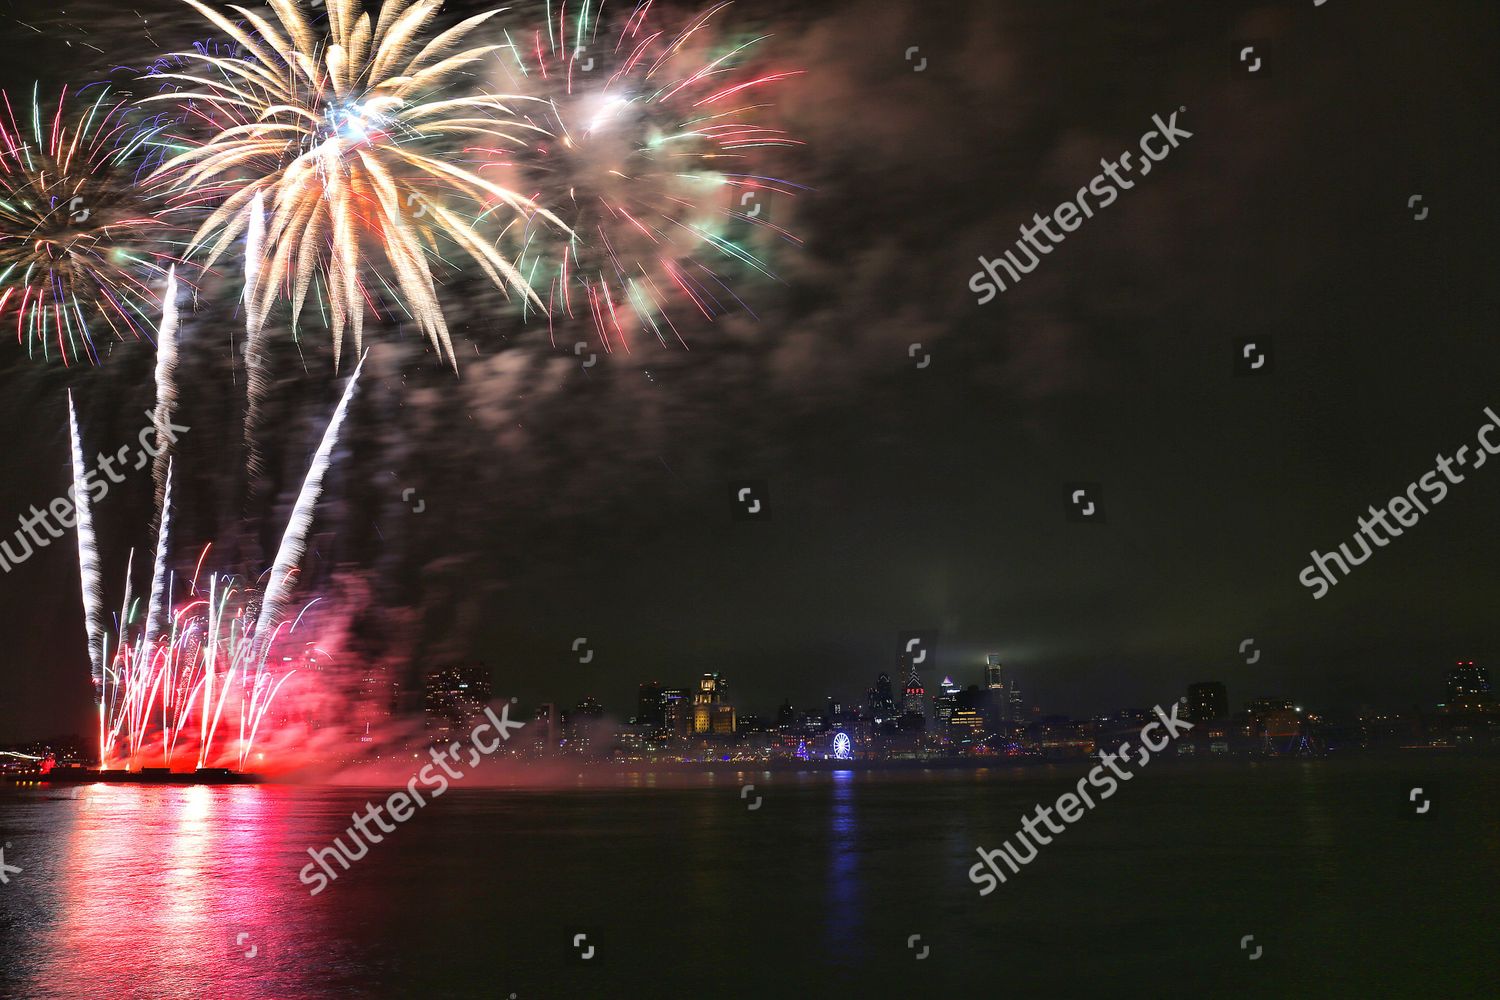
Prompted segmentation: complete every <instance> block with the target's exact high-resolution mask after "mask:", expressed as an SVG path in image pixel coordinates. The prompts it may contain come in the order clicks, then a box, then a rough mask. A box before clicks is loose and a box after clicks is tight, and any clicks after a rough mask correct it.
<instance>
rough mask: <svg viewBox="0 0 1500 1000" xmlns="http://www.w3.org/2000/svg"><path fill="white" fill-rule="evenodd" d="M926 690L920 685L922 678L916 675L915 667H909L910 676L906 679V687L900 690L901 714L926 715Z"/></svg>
mask: <svg viewBox="0 0 1500 1000" xmlns="http://www.w3.org/2000/svg"><path fill="white" fill-rule="evenodd" d="M926 697H927V691H926V690H925V689H924V688H923V687H922V678H920V677H918V676H917V668H916V666H913V667H912V668H911V676H910V677H908V678H907V679H906V688H905V690H904V691H903V692H902V698H901V713H902V714H903V715H921V716H924V717H925V716H926V715H927V706H926V704H925V701H926Z"/></svg>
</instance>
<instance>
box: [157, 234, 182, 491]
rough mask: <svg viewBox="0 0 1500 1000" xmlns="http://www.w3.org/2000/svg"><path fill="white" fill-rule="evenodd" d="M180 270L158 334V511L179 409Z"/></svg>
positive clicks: (171, 279)
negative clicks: (178, 282) (178, 293)
mask: <svg viewBox="0 0 1500 1000" xmlns="http://www.w3.org/2000/svg"><path fill="white" fill-rule="evenodd" d="M178 321H179V314H178V308H177V267H176V265H175V264H174V265H173V266H172V267H171V268H170V269H169V270H168V271H167V290H166V292H165V294H164V295H163V296H162V313H161V325H160V326H159V327H158V328H157V334H156V413H155V415H154V422H155V424H156V460H155V462H154V463H153V465H152V468H151V478H152V480H153V482H154V483H155V484H156V509H157V511H158V514H159V513H160V511H161V509H162V503H163V499H164V494H165V492H166V488H167V463H168V462H169V461H170V460H171V456H170V453H169V449H170V447H171V442H172V434H171V419H172V414H173V412H174V411H175V410H176V409H177V327H178Z"/></svg>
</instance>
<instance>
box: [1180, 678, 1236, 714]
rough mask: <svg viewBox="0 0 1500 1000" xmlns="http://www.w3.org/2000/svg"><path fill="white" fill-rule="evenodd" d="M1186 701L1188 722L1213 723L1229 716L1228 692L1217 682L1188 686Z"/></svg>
mask: <svg viewBox="0 0 1500 1000" xmlns="http://www.w3.org/2000/svg"><path fill="white" fill-rule="evenodd" d="M1187 701H1188V716H1187V717H1188V721H1189V722H1213V721H1215V720H1217V719H1222V718H1224V717H1225V716H1227V715H1228V714H1229V692H1228V690H1227V689H1225V687H1224V685H1223V684H1222V683H1220V682H1219V681H1204V682H1203V683H1201V684H1190V685H1188V690H1187Z"/></svg>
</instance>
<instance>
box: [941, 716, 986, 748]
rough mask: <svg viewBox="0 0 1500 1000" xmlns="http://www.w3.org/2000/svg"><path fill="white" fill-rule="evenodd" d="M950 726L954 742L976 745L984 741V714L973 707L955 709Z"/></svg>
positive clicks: (960, 744)
mask: <svg viewBox="0 0 1500 1000" xmlns="http://www.w3.org/2000/svg"><path fill="white" fill-rule="evenodd" d="M948 726H949V732H950V733H951V734H952V736H953V742H955V743H957V744H958V745H959V746H974V745H975V744H978V743H982V742H984V737H985V726H984V716H983V715H981V714H979V713H978V712H976V711H974V710H973V709H972V708H960V709H957V710H955V711H954V713H953V717H952V719H951V720H950V721H949V723H948Z"/></svg>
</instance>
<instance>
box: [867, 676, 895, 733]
mask: <svg viewBox="0 0 1500 1000" xmlns="http://www.w3.org/2000/svg"><path fill="white" fill-rule="evenodd" d="M870 715H871V716H873V717H874V719H875V723H876V725H884V724H886V723H889V722H892V721H894V720H895V718H896V694H895V691H894V690H893V689H892V687H891V676H890V674H881V675H880V676H879V677H877V678H875V686H874V687H873V688H871V689H870Z"/></svg>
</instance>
